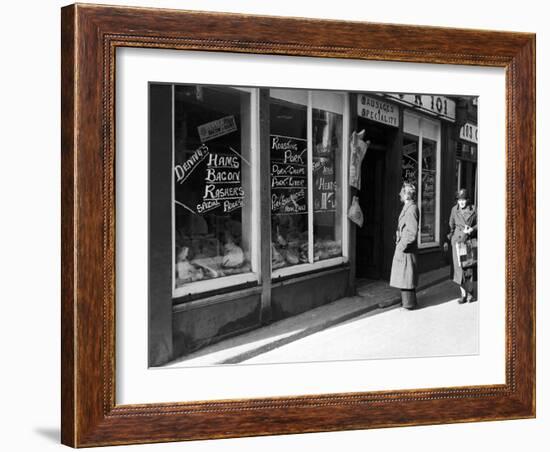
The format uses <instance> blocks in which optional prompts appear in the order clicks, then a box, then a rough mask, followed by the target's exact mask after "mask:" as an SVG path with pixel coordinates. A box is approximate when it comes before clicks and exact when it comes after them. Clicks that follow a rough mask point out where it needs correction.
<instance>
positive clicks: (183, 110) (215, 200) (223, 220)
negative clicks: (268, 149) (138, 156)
mask: <svg viewBox="0 0 550 452" xmlns="http://www.w3.org/2000/svg"><path fill="white" fill-rule="evenodd" d="M250 144H251V143H250V94H249V93H246V92H243V91H239V90H236V89H232V88H225V87H203V86H198V85H191V86H175V88H174V197H175V207H174V209H175V214H174V217H175V228H174V229H175V230H174V234H175V244H174V246H175V250H174V253H175V266H176V274H175V276H176V288H177V287H181V286H183V285H185V284H188V283H191V282H194V281H201V280H207V279H212V278H221V277H223V276H229V275H235V274H239V273H245V272H250V271H251V270H252V267H251V261H250V256H251V239H250V237H251V235H252V234H251V220H252V218H251V209H252V193H253V191H252V190H251V186H250V184H251V168H250V164H249V162H250V153H251V149H250Z"/></svg>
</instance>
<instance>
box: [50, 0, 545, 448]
mask: <svg viewBox="0 0 550 452" xmlns="http://www.w3.org/2000/svg"><path fill="white" fill-rule="evenodd" d="M61 34H62V67H61V72H62V144H61V146H62V149H61V154H62V193H61V200H62V312H61V314H62V349H61V352H62V355H61V356H62V359H61V384H62V431H61V436H62V442H63V443H64V444H66V445H70V446H73V447H86V446H101V445H114V444H133V443H150V442H163V441H180V440H197V439H212V438H227V437H239V436H254V435H274V434H285V433H301V432H320V431H336V430H349V429H365V428H377V427H390V426H404V425H425V424H442V423H451V422H470V421H485V420H502V419H520V418H531V417H534V416H535V35H534V34H529V33H510V32H496V31H482V30H466V29H450V28H437V27H420V26H408V25H389V24H374V23H361V22H342V21H329V20H315V19H300V18H281V17H266V16H249V15H239V14H225V13H224V14H221V13H206V12H191V11H176V10H162V9H146V8H127V7H109V6H99V5H98V6H93V5H80V4H75V5H70V6H67V7H64V8H62V28H61ZM119 47H147V48H155V49H160V48H162V49H179V50H202V51H222V52H234V53H253V54H270V55H295V56H310V57H329V58H353V59H363V60H382V61H394V62H417V63H439V64H461V65H473V66H492V67H501V68H505V69H506V322H505V323H506V357H505V362H506V383H505V384H502V385H487V386H464V387H450V388H424V389H418V390H399V391H378V392H359V393H342V394H320V395H315V396H305V395H304V396H298V397H273V398H262V399H242V400H217V401H213V402H212V401H209V402H179V401H174V402H173V403H159V404H146V405H117V404H116V403H115V368H116V362H115V316H116V312H115V287H116V285H115V249H114V244H115V174H114V159H115V133H114V132H115V123H114V118H115V105H114V99H115V96H114V86H115V65H116V58H115V51H116V49H117V48H119Z"/></svg>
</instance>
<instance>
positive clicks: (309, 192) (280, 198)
mask: <svg viewBox="0 0 550 452" xmlns="http://www.w3.org/2000/svg"><path fill="white" fill-rule="evenodd" d="M270 95H271V97H270V111H269V113H270V163H271V184H270V186H271V240H272V243H271V261H272V262H271V263H272V271H273V275H274V276H275V277H277V276H284V275H287V274H292V273H296V272H298V271H307V270H309V269H313V268H315V267H316V266H317V267H318V266H324V265H333V264H336V263H338V262H342V261H343V260H344V256H343V253H342V249H343V247H342V242H343V239H344V227H345V225H346V222H344V221H343V218H344V216H343V206H344V201H343V197H344V193H343V192H344V190H343V187H345V186H344V184H343V183H342V180H343V177H344V171H343V168H344V166H343V156H344V140H343V137H344V103H345V95H343V94H340V93H330V92H317V91H315V92H312V91H306V90H280V89H272V90H270Z"/></svg>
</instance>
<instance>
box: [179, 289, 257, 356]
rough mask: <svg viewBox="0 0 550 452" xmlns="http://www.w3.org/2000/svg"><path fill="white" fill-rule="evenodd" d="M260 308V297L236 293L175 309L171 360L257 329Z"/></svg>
mask: <svg viewBox="0 0 550 452" xmlns="http://www.w3.org/2000/svg"><path fill="white" fill-rule="evenodd" d="M256 292H257V291H256ZM260 307H261V303H260V296H259V294H257V293H253V294H250V295H244V294H242V293H239V292H237V293H235V294H233V295H231V294H229V295H223V296H218V297H217V298H216V299H214V300H201V302H199V304H198V305H197V307H194V306H193V304H192V303H187V304H183V305H179V306H175V307H174V310H173V327H172V329H173V336H174V339H173V342H174V345H173V346H174V356H173V358H177V357H179V356H182V355H186V354H188V353H191V352H193V351H195V350H198V349H199V348H201V347H204V346H206V345H209V344H213V343H215V342H218V341H220V340H222V339H225V338H228V337H231V336H234V335H237V334H241V333H243V332H245V331H248V330H251V329H253V328H257V327H259V326H260Z"/></svg>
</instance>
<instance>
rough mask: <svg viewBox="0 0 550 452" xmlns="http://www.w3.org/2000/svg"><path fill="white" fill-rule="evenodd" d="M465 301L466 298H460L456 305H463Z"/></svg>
mask: <svg viewBox="0 0 550 452" xmlns="http://www.w3.org/2000/svg"><path fill="white" fill-rule="evenodd" d="M466 301H467V297H466V296H464V297H460V298H459V299H458V304H464V303H466Z"/></svg>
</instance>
